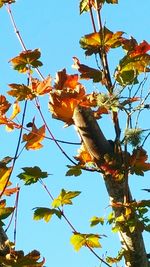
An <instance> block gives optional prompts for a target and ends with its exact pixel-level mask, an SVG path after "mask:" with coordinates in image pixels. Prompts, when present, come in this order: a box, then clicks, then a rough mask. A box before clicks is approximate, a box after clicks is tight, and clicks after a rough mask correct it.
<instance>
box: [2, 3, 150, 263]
mask: <svg viewBox="0 0 150 267" xmlns="http://www.w3.org/2000/svg"><path fill="white" fill-rule="evenodd" d="M14 2H15V1H4V0H1V1H0V7H3V6H4V5H7V7H8V8H10V5H11V4H12V3H14ZM104 4H105V5H107V4H118V1H117V0H106V1H105V0H103V1H102V0H99V1H94V0H93V1H88V0H80V4H79V6H80V14H82V13H84V12H89V13H90V14H93V12H96V13H98V14H99V11H100V10H102V9H103V5H104ZM99 19H101V18H100V17H99ZM99 22H100V23H99V24H100V25H101V26H100V28H99V29H98V30H96V26H95V24H94V22H93V24H92V25H93V32H90V33H88V34H86V35H84V36H82V37H81V39H80V46H81V48H82V49H83V51H84V52H85V55H86V56H88V57H90V56H96V57H97V60H98V61H99V65H98V64H97V68H95V67H92V66H87V65H86V64H84V63H82V62H80V59H78V58H77V57H75V56H74V57H73V63H72V68H73V70H74V74H69V73H67V71H66V69H65V68H64V69H62V70H60V71H58V72H57V73H56V75H55V77H54V78H53V77H52V76H51V75H47V77H46V78H44V77H43V76H42V75H39V77H37V75H36V72H35V70H36V71H37V73H38V74H40V72H39V67H41V66H42V62H41V59H40V57H41V52H40V50H39V49H34V50H28V49H23V51H22V52H21V53H20V54H19V55H16V56H14V57H13V58H11V59H10V61H9V63H10V64H11V66H12V67H13V69H14V70H16V71H18V73H19V74H22V73H24V74H26V75H27V80H28V82H27V84H22V83H21V84H20V83H16V82H15V83H11V84H8V87H9V89H8V91H7V94H8V95H9V99H10V97H12V102H11V103H10V102H9V100H8V96H7V95H3V94H1V95H0V126H1V127H5V129H6V131H10V132H11V131H19V132H20V139H19V142H18V148H19V150H20V147H22V150H21V151H23V150H25V149H26V150H38V149H42V147H43V141H44V140H45V139H46V138H49V139H50V140H52V141H53V142H55V143H56V145H57V147H58V148H59V149H60V150H61V151H62V148H61V146H60V143H59V142H58V140H57V139H56V138H55V137H54V136H53V135H52V133H51V131H50V129H49V126H48V124H47V122H46V120H45V117H44V114H43V111H42V108H41V106H40V99H41V97H42V98H44V97H45V98H46V99H47V97H48V103H47V108H48V110H49V114H50V116H52V118H54V119H57V120H60V121H62V122H64V125H65V127H69V126H70V127H71V126H72V125H75V126H76V123H75V120H74V113H75V110H76V108H78V107H82V108H83V110H84V111H85V112H86V111H88V110H91V114H92V120H93V121H95V122H96V123H99V121H100V120H101V118H103V117H105V116H107V117H109V118H111V121H112V125H113V127H114V131H115V140H109V141H108V140H107V141H108V147H110V150H109V151H108V153H103V152H102V154H101V155H100V159H98V160H96V159H95V158H94V157H93V155H92V153H91V152H90V150H89V149H88V146H87V145H86V143H85V142H84V139H83V137H82V136H81V133H80V131H78V129H77V132H78V134H79V135H80V141H79V142H80V147H79V148H78V150H77V154H76V155H73V156H74V159H73V160H72V159H71V160H70V158H69V156H68V155H67V154H66V153H65V151H62V152H63V154H64V155H65V156H66V157H67V158H68V160H70V161H71V163H70V162H69V164H68V166H67V167H68V170H67V172H66V175H67V176H80V175H81V174H82V172H83V171H90V172H93V173H95V172H97V173H101V174H102V175H103V177H104V180H105V179H106V180H107V179H109V178H110V179H112V180H113V181H114V182H115V183H118V184H120V183H123V182H124V181H125V182H126V183H127V186H128V177H129V176H130V175H139V176H144V175H145V172H146V171H149V170H150V163H149V162H148V154H147V151H146V148H145V147H144V145H145V143H146V140H147V138H148V136H149V132H148V134H147V136H146V137H143V133H144V132H145V129H141V128H140V127H139V126H138V122H137V121H138V116H139V114H140V113H141V112H142V110H145V111H147V109H149V102H148V101H147V99H148V96H149V93H146V94H145V95H144V96H143V87H142V86H141V83H140V81H141V79H143V77H147V75H148V73H149V72H150V67H149V66H150V54H149V51H150V44H149V43H148V42H147V41H145V40H144V41H141V42H140V43H138V42H137V40H136V39H134V38H133V37H131V38H127V35H126V34H125V33H124V32H123V31H116V32H113V31H112V30H111V29H108V28H107V27H106V25H105V26H103V23H102V22H101V20H100V21H99ZM117 48H120V49H121V51H122V54H123V57H122V58H120V60H119V62H118V64H117V65H116V67H115V69H114V70H113V72H112V73H110V69H109V62H108V58H107V56H108V54H109V52H110V51H111V50H112V52H113V50H115V49H117ZM142 75H143V76H142ZM89 80H90V81H92V82H93V83H94V84H96V85H97V88H98V89H97V90H95V91H93V92H89V90H87V88H86V85H85V84H86V83H87V82H88V81H89ZM85 81H86V83H85V84H84V82H85ZM134 86H135V88H137V89H136V90H133V92H132V90H131V88H132V87H134ZM127 91H128V94H127V93H126V92H127ZM29 101H33V103H34V105H35V108H36V109H37V111H38V112H39V115H40V117H41V119H42V124H41V125H40V126H37V124H36V123H37V118H35V117H34V118H33V119H32V121H29V123H28V124H27V125H26V126H25V125H24V116H26V110H25V109H24V113H23V111H22V109H21V106H22V103H25V104H26V103H27V102H29ZM120 113H124V116H125V125H126V126H125V129H123V130H125V131H124V132H123V131H122V132H121V129H120ZM10 114H11V115H10ZM134 114H137V115H136V116H137V117H136V118H137V121H136V122H134V121H133V119H132V116H133V115H134ZM18 116H22V121H21V122H20V120H18ZM88 123H90V122H88ZM88 129H89V128H88V126H87V131H88ZM93 135H94V133H93ZM18 148H17V149H16V154H15V157H14V158H12V157H5V158H4V159H2V160H1V162H0V192H1V201H0V221H1V222H2V221H3V220H4V219H6V218H7V217H9V216H12V215H13V213H14V212H15V209H16V207H8V206H7V204H6V203H7V202H6V199H7V197H10V196H11V195H14V194H16V195H17V194H18V192H19V188H18V187H15V186H14V185H13V182H12V179H11V177H12V173H13V170H14V165H15V163H16V160H17V159H18V157H21V153H22V152H21V153H20V154H19V152H18V151H19V150H18ZM48 177H49V174H48V173H47V172H45V171H42V170H41V169H40V167H38V166H34V167H30V166H29V167H24V166H22V172H21V173H19V174H18V179H20V180H22V181H23V182H24V184H25V185H32V184H34V183H37V182H40V183H41V184H42V185H44V181H43V179H46V178H48ZM47 191H48V190H47ZM80 193H81V192H79V191H67V190H65V189H61V191H60V194H59V195H58V196H57V197H56V198H53V197H52V196H51V194H49V195H50V197H51V199H52V204H51V207H37V208H35V209H34V215H33V217H34V219H35V220H41V219H43V220H44V221H45V222H49V221H50V220H51V218H52V217H53V215H55V216H56V217H57V218H59V219H61V218H62V217H63V218H65V219H66V216H65V213H64V209H65V206H66V205H72V204H73V202H72V200H73V199H74V198H75V197H77V196H78V195H79V194H80ZM128 193H129V192H124V200H123V201H122V202H119V201H118V202H117V201H116V202H111V203H110V206H111V207H112V209H113V211H112V212H111V214H109V216H108V218H107V219H106V218H103V217H98V216H93V218H92V219H91V226H92V227H93V226H95V225H97V224H101V225H103V224H104V222H105V221H106V220H107V223H109V224H110V225H112V230H113V231H114V232H118V231H123V229H124V227H125V229H128V231H129V232H130V233H134V231H135V229H138V230H139V231H140V232H141V233H142V232H143V231H147V232H148V231H150V220H149V218H148V217H147V215H146V214H147V211H148V208H149V206H150V201H146V200H141V201H140V202H138V201H135V200H134V201H130V198H129V195H128ZM117 209H119V210H121V214H120V215H119V216H117V215H116V213H115V211H116V210H117ZM70 225H71V223H70ZM70 225H69V226H70ZM71 230H72V232H73V235H72V236H71V239H70V240H71V244H72V245H73V247H74V249H75V250H76V251H78V250H80V248H81V247H83V246H84V247H87V248H88V249H89V250H90V251H92V252H93V249H95V248H101V247H102V245H101V242H100V239H101V238H102V236H101V235H100V234H93V233H80V232H79V231H77V230H76V229H74V228H73V227H72V229H71ZM5 246H7V253H4V254H2V255H1V253H0V261H1V262H2V266H16V267H21V266H24V267H25V266H44V263H45V259H44V258H43V259H42V260H40V253H39V252H37V251H36V250H34V251H32V252H30V253H28V254H25V253H24V252H23V251H22V250H21V251H16V250H15V249H14V244H13V243H11V242H9V243H8V244H5ZM125 253H126V252H125V251H122V250H121V252H120V253H119V254H118V256H116V257H113V256H112V257H108V258H105V259H104V260H103V259H102V258H100V257H98V259H99V260H101V261H102V262H103V263H104V264H106V265H107V266H111V265H112V264H116V263H117V262H118V261H120V260H121V259H122V257H124V255H125ZM140 267H141V266H140ZM146 267H147V266H146Z"/></svg>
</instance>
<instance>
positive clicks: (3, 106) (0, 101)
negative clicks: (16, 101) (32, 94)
mask: <svg viewBox="0 0 150 267" xmlns="http://www.w3.org/2000/svg"><path fill="white" fill-rule="evenodd" d="M10 106H11V104H10V103H9V102H8V101H7V99H6V97H5V96H4V95H0V115H4V114H5V113H6V112H7V111H8V110H9V108H10Z"/></svg>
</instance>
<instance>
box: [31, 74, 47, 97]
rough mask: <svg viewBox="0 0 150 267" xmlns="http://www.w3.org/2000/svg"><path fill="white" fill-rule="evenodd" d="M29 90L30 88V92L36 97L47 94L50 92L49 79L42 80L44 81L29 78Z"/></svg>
mask: <svg viewBox="0 0 150 267" xmlns="http://www.w3.org/2000/svg"><path fill="white" fill-rule="evenodd" d="M31 88H32V92H33V93H34V94H35V95H36V96H38V95H44V94H47V93H49V92H50V91H51V90H52V87H51V77H50V76H48V77H47V78H46V79H44V81H40V80H38V79H35V78H31Z"/></svg>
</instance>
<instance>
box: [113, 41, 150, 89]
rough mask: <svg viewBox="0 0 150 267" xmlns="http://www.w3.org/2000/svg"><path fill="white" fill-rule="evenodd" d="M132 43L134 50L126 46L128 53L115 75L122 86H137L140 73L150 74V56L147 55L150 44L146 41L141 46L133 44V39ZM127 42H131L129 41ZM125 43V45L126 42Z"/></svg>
mask: <svg viewBox="0 0 150 267" xmlns="http://www.w3.org/2000/svg"><path fill="white" fill-rule="evenodd" d="M131 41H132V49H131V47H130V48H129V47H128V44H127V45H126V44H125V48H126V49H127V50H128V53H127V55H126V56H125V57H123V58H122V59H121V60H120V62H119V66H118V68H117V70H116V73H115V78H116V80H117V81H118V82H119V83H120V84H121V85H127V84H136V83H137V82H138V81H137V76H138V75H139V74H140V73H142V72H150V68H149V66H150V55H149V54H147V53H146V52H147V51H149V50H150V44H148V43H147V42H146V41H143V42H142V43H140V44H137V43H135V42H133V40H132V39H131ZM131 41H130V42H131ZM127 42H129V40H128V41H127ZM123 43H125V41H124V42H123ZM129 46H130V45H129ZM123 47H124V44H123Z"/></svg>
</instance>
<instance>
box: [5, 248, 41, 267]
mask: <svg viewBox="0 0 150 267" xmlns="http://www.w3.org/2000/svg"><path fill="white" fill-rule="evenodd" d="M39 260H40V253H39V252H38V251H37V250H33V251H31V252H30V253H28V254H27V255H24V252H23V251H22V250H20V251H15V250H13V249H11V252H10V254H7V255H6V257H4V256H0V262H2V263H3V264H4V266H9V267H42V266H44V263H45V259H43V260H42V261H39Z"/></svg>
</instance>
